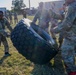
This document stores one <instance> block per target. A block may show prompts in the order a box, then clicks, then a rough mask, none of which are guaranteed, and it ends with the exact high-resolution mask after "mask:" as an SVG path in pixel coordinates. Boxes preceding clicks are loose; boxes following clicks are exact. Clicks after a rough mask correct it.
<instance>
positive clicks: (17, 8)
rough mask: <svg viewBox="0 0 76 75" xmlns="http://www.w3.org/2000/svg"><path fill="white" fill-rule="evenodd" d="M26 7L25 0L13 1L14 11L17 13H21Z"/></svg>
mask: <svg viewBox="0 0 76 75" xmlns="http://www.w3.org/2000/svg"><path fill="white" fill-rule="evenodd" d="M25 7H26V5H25V4H24V2H23V0H12V9H14V11H16V12H20V11H21V9H23V8H25Z"/></svg>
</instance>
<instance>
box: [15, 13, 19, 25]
mask: <svg viewBox="0 0 76 75" xmlns="http://www.w3.org/2000/svg"><path fill="white" fill-rule="evenodd" d="M14 23H15V24H16V23H18V17H17V13H16V12H14Z"/></svg>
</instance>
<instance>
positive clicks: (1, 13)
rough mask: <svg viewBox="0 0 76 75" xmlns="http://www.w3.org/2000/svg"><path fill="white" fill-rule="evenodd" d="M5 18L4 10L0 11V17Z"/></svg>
mask: <svg viewBox="0 0 76 75" xmlns="http://www.w3.org/2000/svg"><path fill="white" fill-rule="evenodd" d="M2 18H3V11H0V19H2Z"/></svg>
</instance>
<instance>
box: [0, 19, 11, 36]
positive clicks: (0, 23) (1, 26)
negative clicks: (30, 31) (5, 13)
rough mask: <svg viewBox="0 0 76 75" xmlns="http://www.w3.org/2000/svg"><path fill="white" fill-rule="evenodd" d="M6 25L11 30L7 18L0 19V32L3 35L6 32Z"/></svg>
mask: <svg viewBox="0 0 76 75" xmlns="http://www.w3.org/2000/svg"><path fill="white" fill-rule="evenodd" d="M6 27H7V28H8V29H9V30H10V31H12V27H11V26H10V23H9V22H8V20H7V19H6V18H3V19H2V20H0V34H3V35H5V34H6V31H5V29H6Z"/></svg>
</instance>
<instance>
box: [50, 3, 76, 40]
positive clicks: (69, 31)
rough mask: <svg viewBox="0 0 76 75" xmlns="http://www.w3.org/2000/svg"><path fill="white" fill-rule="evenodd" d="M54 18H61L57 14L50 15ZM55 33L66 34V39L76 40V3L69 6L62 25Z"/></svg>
mask: <svg viewBox="0 0 76 75" xmlns="http://www.w3.org/2000/svg"><path fill="white" fill-rule="evenodd" d="M50 14H51V16H52V17H54V18H60V16H58V15H56V14H55V13H52V12H51V13H50ZM54 32H55V33H59V32H64V34H63V35H64V37H65V38H68V39H71V40H76V2H73V3H71V4H69V5H68V6H67V7H66V10H65V17H64V19H63V21H62V23H61V24H59V25H58V27H57V28H55V29H54Z"/></svg>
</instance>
